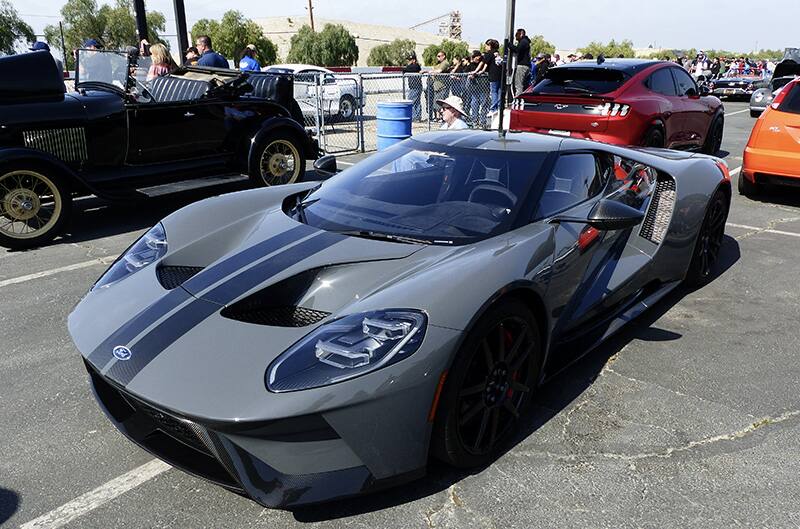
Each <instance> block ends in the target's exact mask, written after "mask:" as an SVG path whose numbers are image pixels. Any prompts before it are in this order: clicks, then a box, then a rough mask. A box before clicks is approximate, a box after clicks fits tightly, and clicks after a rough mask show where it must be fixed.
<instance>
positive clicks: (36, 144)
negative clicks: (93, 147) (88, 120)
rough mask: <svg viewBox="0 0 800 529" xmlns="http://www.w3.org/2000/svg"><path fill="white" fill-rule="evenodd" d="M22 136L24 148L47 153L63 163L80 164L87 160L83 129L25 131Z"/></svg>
mask: <svg viewBox="0 0 800 529" xmlns="http://www.w3.org/2000/svg"><path fill="white" fill-rule="evenodd" d="M22 135H23V138H24V140H25V146H26V147H30V148H32V149H39V150H40V151H44V152H48V153H50V154H52V155H53V156H55V157H56V158H59V159H60V160H63V161H65V162H81V161H83V160H86V158H88V155H87V152H86V133H85V131H84V129H83V127H74V128H68V129H48V130H26V131H24V132H23V133H22Z"/></svg>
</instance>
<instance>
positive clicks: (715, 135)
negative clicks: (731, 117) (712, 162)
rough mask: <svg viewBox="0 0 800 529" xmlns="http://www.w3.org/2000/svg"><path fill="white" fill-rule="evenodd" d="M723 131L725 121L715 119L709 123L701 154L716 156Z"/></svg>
mask: <svg viewBox="0 0 800 529" xmlns="http://www.w3.org/2000/svg"><path fill="white" fill-rule="evenodd" d="M724 130H725V121H724V120H723V119H722V118H721V117H717V118H715V119H714V121H712V122H711V126H710V127H709V128H708V133H707V134H706V141H705V143H704V144H703V152H704V153H705V154H710V155H712V156H714V155H716V154H717V153H718V152H719V150H720V149H721V148H722V135H723V133H724Z"/></svg>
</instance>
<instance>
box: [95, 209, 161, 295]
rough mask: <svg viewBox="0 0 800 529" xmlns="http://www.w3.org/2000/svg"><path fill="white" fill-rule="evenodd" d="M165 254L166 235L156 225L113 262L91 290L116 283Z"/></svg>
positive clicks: (159, 224)
mask: <svg viewBox="0 0 800 529" xmlns="http://www.w3.org/2000/svg"><path fill="white" fill-rule="evenodd" d="M165 253H167V234H166V232H165V231H164V226H162V225H161V223H158V224H156V225H155V226H153V227H152V228H150V231H148V232H147V233H145V234H144V235H142V236H141V237H140V238H139V240H138V241H136V242H135V243H133V246H131V247H130V248H128V250H127V251H126V252H125V253H124V254H122V255H121V256H120V257H119V259H117V260H116V261H114V264H112V265H111V267H110V268H109V269H108V270H106V273H105V274H103V276H102V277H101V278H100V279H98V280H97V283H95V284H94V287H92V288H103V287H107V286H109V285H111V284H112V283H116V282H117V281H119V280H120V279H122V278H124V277H127V276H129V275H131V274H133V273H134V272H138V271H139V270H141V269H142V268H144V267H146V266H147V265H149V264H151V263H153V262H155V261H157V260H159V259H161V258H162V257H163V256H164V254H165Z"/></svg>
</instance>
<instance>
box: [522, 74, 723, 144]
mask: <svg viewBox="0 0 800 529" xmlns="http://www.w3.org/2000/svg"><path fill="white" fill-rule="evenodd" d="M511 109H512V110H511V125H510V128H511V129H512V130H526V131H533V132H545V133H550V134H557V135H561V136H572V137H575V138H588V139H592V140H598V141H603V142H607V143H615V144H619V145H644V146H648V147H667V148H670V149H692V150H698V149H699V150H702V151H703V152H705V153H708V154H716V153H717V151H719V148H720V145H722V130H723V123H724V119H725V111H724V109H723V107H722V103H721V102H720V100H719V99H717V98H716V97H713V96H708V89H707V88H705V87H700V88H698V87H697V84H696V83H695V82H694V80H693V79H692V78H691V76H690V75H689V74H688V73H686V70H684V69H683V68H681V67H680V66H678V65H676V64H673V63H670V62H665V61H650V60H641V59H608V60H606V61H602V59H601V60H599V61H597V62H595V61H579V62H574V63H570V64H565V65H562V66H557V67H555V68H551V69H550V70H548V72H547V74H546V75H545V78H544V79H543V80H542V81H541V82H539V83H538V84H537V85H536V86H535V87H532V88H529V89H528V90H526V91H525V92H524V93H523V94H522V95H521V96H519V97H517V98H516V99H515V100H514V101H513V103H512V105H511Z"/></svg>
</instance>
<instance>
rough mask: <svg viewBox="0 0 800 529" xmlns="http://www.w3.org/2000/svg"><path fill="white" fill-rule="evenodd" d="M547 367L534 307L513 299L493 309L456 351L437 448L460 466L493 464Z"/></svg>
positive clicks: (438, 425)
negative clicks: (543, 366)
mask: <svg viewBox="0 0 800 529" xmlns="http://www.w3.org/2000/svg"><path fill="white" fill-rule="evenodd" d="M540 367H541V345H540V340H539V329H538V326H537V324H536V320H535V319H534V317H533V314H532V313H531V311H530V310H529V309H528V308H527V307H526V306H525V304H523V303H522V302H520V301H517V300H515V299H509V300H507V301H505V302H501V304H499V305H496V306H495V307H494V308H492V309H490V310H489V311H488V312H487V313H486V314H485V315H484V316H483V317H482V318H481V319H480V320H479V322H478V324H477V325H476V326H475V328H474V329H473V330H472V331H471V332H470V334H469V336H468V337H467V339H466V340H465V341H464V345H463V346H462V348H461V350H460V351H459V352H458V354H457V355H456V358H455V360H454V362H453V366H452V368H451V370H450V373H449V375H448V376H447V382H446V385H445V389H444V392H443V394H442V398H441V402H440V404H439V409H438V412H437V413H438V416H437V417H436V424H435V426H434V437H433V439H432V443H433V446H432V450H433V453H434V454H435V455H436V457H438V458H439V459H441V460H443V461H444V462H446V463H448V464H450V465H453V466H457V467H474V466H481V465H485V464H487V463H489V462H490V461H491V458H492V457H494V456H495V455H496V453H497V451H498V449H499V448H501V447H502V445H503V442H504V441H506V440H507V439H508V437H509V436H510V435H511V434H512V433H513V432H514V431H515V430H516V428H517V425H518V419H519V418H520V416H521V415H522V414H523V413H524V411H525V409H526V408H527V406H528V404H530V401H531V395H532V393H533V390H534V389H535V387H536V385H537V383H538V379H539V370H540Z"/></svg>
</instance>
